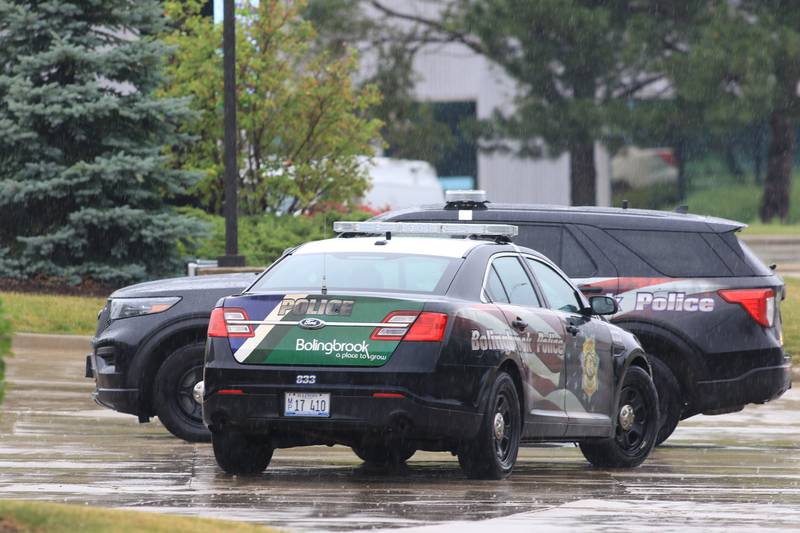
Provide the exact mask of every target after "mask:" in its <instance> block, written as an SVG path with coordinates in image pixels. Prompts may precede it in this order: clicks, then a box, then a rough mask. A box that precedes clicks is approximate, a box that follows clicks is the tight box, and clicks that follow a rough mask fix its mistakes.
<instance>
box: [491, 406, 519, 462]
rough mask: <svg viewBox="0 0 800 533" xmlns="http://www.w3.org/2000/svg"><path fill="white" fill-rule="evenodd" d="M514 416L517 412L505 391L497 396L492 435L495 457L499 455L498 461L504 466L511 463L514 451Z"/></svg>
mask: <svg viewBox="0 0 800 533" xmlns="http://www.w3.org/2000/svg"><path fill="white" fill-rule="evenodd" d="M514 416H515V411H514V410H513V408H512V406H511V402H510V401H509V397H508V394H507V393H506V392H505V391H503V392H501V393H500V394H499V395H498V396H497V402H496V404H495V409H494V418H493V419H492V422H493V423H492V435H493V438H494V450H495V455H497V459H498V461H500V463H501V464H504V465H505V464H507V463H509V462H510V459H511V456H512V454H513V451H514V444H513V437H514V435H513V433H514V427H513V424H514Z"/></svg>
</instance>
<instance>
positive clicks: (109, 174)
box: [0, 0, 195, 284]
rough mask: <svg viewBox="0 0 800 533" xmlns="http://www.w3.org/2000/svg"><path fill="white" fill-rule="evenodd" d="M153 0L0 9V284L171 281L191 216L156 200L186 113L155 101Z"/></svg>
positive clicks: (173, 185) (156, 6)
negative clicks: (8, 280) (6, 279)
mask: <svg viewBox="0 0 800 533" xmlns="http://www.w3.org/2000/svg"><path fill="white" fill-rule="evenodd" d="M165 22H166V19H165V17H164V12H163V7H162V6H161V5H160V2H158V1H156V0H72V1H69V0H40V1H22V0H12V1H9V0H0V275H4V276H17V277H32V276H48V277H53V276H55V277H65V278H69V279H71V280H73V281H77V280H79V279H86V278H91V279H94V280H97V281H101V282H106V283H113V284H119V283H125V282H130V281H135V280H139V279H143V278H145V277H146V276H152V275H158V274H164V273H167V272H174V271H175V269H176V266H177V252H176V250H177V243H178V241H180V240H186V239H188V238H189V236H190V235H191V231H192V230H193V225H194V224H195V223H194V222H193V220H192V219H189V218H186V217H182V216H178V215H176V214H174V213H173V212H172V211H171V210H170V209H169V208H168V207H167V206H166V204H165V199H167V198H169V197H170V196H172V195H176V194H179V193H181V192H182V191H183V190H184V189H185V187H186V186H187V185H189V184H190V182H191V179H192V176H191V175H190V174H187V173H184V172H179V171H175V170H171V169H168V168H167V167H166V166H165V163H166V157H165V154H164V147H165V146H174V145H176V144H179V143H181V142H183V141H185V140H186V139H185V138H182V136H181V135H180V134H179V133H178V125H179V124H180V122H181V121H182V120H184V119H185V118H187V116H188V114H189V111H188V108H187V106H186V103H185V102H184V101H182V100H177V99H166V98H164V99H157V98H156V97H155V96H154V91H155V90H156V89H157V87H158V86H159V84H160V83H161V82H162V75H161V72H162V63H163V62H164V58H165V56H166V55H167V54H168V53H169V48H168V47H167V46H166V45H165V44H164V43H163V42H161V41H159V40H158V39H157V38H155V35H157V34H158V32H160V31H162V30H163V29H164V27H165Z"/></svg>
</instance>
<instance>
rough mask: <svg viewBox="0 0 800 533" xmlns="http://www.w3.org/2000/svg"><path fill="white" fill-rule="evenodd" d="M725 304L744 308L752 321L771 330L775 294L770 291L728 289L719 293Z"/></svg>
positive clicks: (773, 319) (773, 320)
mask: <svg viewBox="0 0 800 533" xmlns="http://www.w3.org/2000/svg"><path fill="white" fill-rule="evenodd" d="M719 295H720V296H722V299H723V300H725V301H726V302H729V303H733V304H739V305H741V306H742V307H744V310H745V311H747V314H749V315H750V316H751V317H752V318H753V320H755V321H756V322H758V323H759V324H761V325H762V326H764V327H765V328H771V327H772V324H773V323H774V322H775V292H774V291H773V290H772V289H728V290H721V291H719Z"/></svg>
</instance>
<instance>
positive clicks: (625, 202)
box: [622, 200, 628, 209]
mask: <svg viewBox="0 0 800 533" xmlns="http://www.w3.org/2000/svg"><path fill="white" fill-rule="evenodd" d="M622 209H628V200H622Z"/></svg>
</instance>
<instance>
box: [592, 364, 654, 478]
mask: <svg viewBox="0 0 800 533" xmlns="http://www.w3.org/2000/svg"><path fill="white" fill-rule="evenodd" d="M626 407H628V408H631V409H632V410H633V416H634V418H633V420H631V422H630V423H631V425H630V427H629V429H627V430H626V429H625V427H624V425H623V422H622V410H623V409H624V408H626ZM613 416H614V417H615V418H616V420H615V424H614V426H615V435H614V436H613V437H610V438H607V439H597V440H591V441H585V442H581V443H580V448H581V452H583V456H584V457H586V459H587V460H588V461H589V462H590V463H592V465H594V466H597V467H601V468H633V467H636V466H639V465H640V464H642V462H643V461H644V460H645V459H646V458H647V456H648V455H649V454H650V451H651V450H652V449H653V446H655V439H656V434H657V433H658V428H659V416H658V393H657V392H656V387H655V385H653V380H652V379H650V376H649V375H648V374H647V372H645V371H644V370H643V369H642V368H640V367H638V366H632V367H629V368H628V370H627V371H626V372H625V379H624V381H623V382H622V390H621V391H620V394H619V404H618V405H617V409H616V410H615V412H614V415H613Z"/></svg>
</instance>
